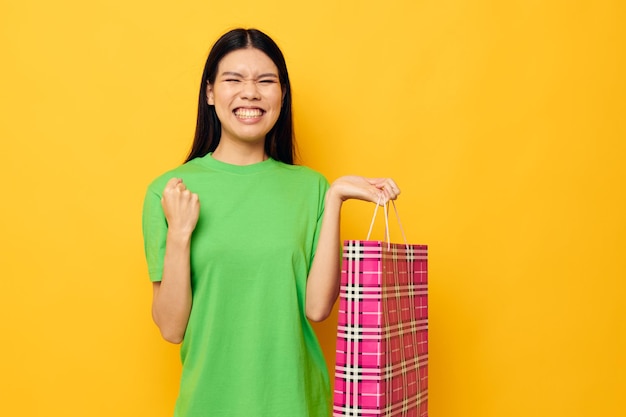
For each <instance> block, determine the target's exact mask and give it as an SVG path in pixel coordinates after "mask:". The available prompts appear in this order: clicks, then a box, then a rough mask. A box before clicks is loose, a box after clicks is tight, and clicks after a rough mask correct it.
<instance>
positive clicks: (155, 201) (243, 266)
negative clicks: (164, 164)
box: [143, 154, 330, 417]
mask: <svg viewBox="0 0 626 417" xmlns="http://www.w3.org/2000/svg"><path fill="white" fill-rule="evenodd" d="M173 177H178V178H182V179H183V182H184V183H185V185H186V186H187V188H188V189H189V190H191V191H192V192H194V193H197V194H198V196H199V199H200V217H199V220H198V224H197V226H196V229H195V231H194V233H193V235H192V240H191V286H192V293H193V304H192V309H191V315H190V317H189V323H188V325H187V330H186V333H185V337H184V340H183V343H182V346H181V351H180V353H181V359H182V365H183V370H182V377H181V382H180V392H179V397H178V400H177V402H176V411H175V416H177V417H200V416H202V417H305V416H307V417H328V415H329V414H330V411H329V409H330V383H329V377H328V372H327V369H326V364H325V361H324V356H323V354H322V350H321V348H320V346H319V343H318V341H317V338H316V336H315V333H314V332H313V329H312V327H311V325H310V323H309V322H308V320H307V318H306V316H305V292H306V280H307V275H308V272H309V269H310V267H311V262H312V260H313V255H314V253H315V249H316V245H317V239H318V234H319V229H320V225H321V220H322V214H323V211H324V197H325V194H326V191H327V189H328V182H327V181H326V179H325V178H324V177H323V176H322V175H320V174H319V173H317V172H315V171H313V170H311V169H309V168H306V167H303V166H294V165H287V164H283V163H280V162H277V161H275V160H273V159H271V158H270V159H268V160H266V161H263V162H260V163H257V164H253V165H246V166H237V165H230V164H226V163H223V162H220V161H217V160H215V159H214V158H213V157H212V156H211V154H209V155H206V156H205V157H202V158H196V159H194V160H192V161H190V162H188V163H186V164H184V165H182V166H180V167H178V168H176V169H174V170H172V171H170V172H168V173H166V174H164V175H162V176H160V177H158V178H157V179H156V180H155V181H154V182H153V183H152V184H150V186H149V187H148V192H147V195H146V198H145V202H144V210H143V230H144V241H145V251H146V258H147V261H148V270H149V274H150V279H151V280H152V281H160V280H161V276H162V270H163V257H164V255H165V239H166V234H167V222H166V220H165V217H164V214H163V210H162V207H161V201H160V200H161V197H162V193H163V189H164V188H165V184H166V183H167V181H168V180H169V179H171V178H173Z"/></svg>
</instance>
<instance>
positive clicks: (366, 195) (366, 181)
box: [329, 175, 400, 204]
mask: <svg viewBox="0 0 626 417" xmlns="http://www.w3.org/2000/svg"><path fill="white" fill-rule="evenodd" d="M329 193H330V194H331V195H334V196H336V197H337V198H339V199H340V200H341V201H346V200H350V199H357V200H364V201H371V202H372V203H378V204H386V203H387V202H388V201H389V200H395V199H396V198H398V195H399V194H400V188H398V186H397V185H396V183H395V182H394V181H393V180H392V179H391V178H365V177H360V176H356V175H348V176H345V177H340V178H338V179H336V180H335V181H334V182H333V183H332V184H331V186H330V190H329Z"/></svg>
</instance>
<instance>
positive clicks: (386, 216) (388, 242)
mask: <svg viewBox="0 0 626 417" xmlns="http://www.w3.org/2000/svg"><path fill="white" fill-rule="evenodd" d="M380 200H381V196H379V197H378V201H377V202H376V207H375V208H374V215H373V216H372V222H371V223H370V230H369V231H368V232H367V239H365V240H370V235H371V234H372V229H373V228H374V221H375V220H376V213H377V212H378V206H380V205H382V206H383V209H384V210H385V240H386V242H387V249H389V248H390V247H391V239H390V238H389V211H388V210H387V206H388V205H389V201H388V202H387V203H386V204H381V201H380ZM390 201H391V204H392V205H393V211H394V212H395V213H396V219H398V226H400V232H401V233H402V238H403V239H404V244H405V245H406V246H407V247H408V246H409V242H408V240H407V238H406V234H404V229H403V228H402V222H401V221H400V215H399V214H398V209H397V208H396V203H395V202H394V200H390Z"/></svg>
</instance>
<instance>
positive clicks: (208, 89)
mask: <svg viewBox="0 0 626 417" xmlns="http://www.w3.org/2000/svg"><path fill="white" fill-rule="evenodd" d="M206 101H207V103H209V106H214V105H215V99H214V98H213V86H212V85H211V84H209V83H207V86H206Z"/></svg>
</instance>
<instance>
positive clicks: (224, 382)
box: [143, 29, 400, 417]
mask: <svg viewBox="0 0 626 417" xmlns="http://www.w3.org/2000/svg"><path fill="white" fill-rule="evenodd" d="M291 114H292V113H291V87H290V84H289V76H288V73H287V67H286V65H285V60H284V58H283V55H282V53H281V51H280V49H279V48H278V46H277V45H276V44H275V43H274V41H273V40H272V39H270V38H269V37H268V36H267V35H265V34H264V33H262V32H260V31H258V30H254V29H249V30H246V29H236V30H232V31H230V32H228V33H226V34H225V35H223V36H222V37H221V38H220V39H219V40H218V41H217V42H216V43H215V45H214V46H213V48H212V50H211V52H210V54H209V57H208V59H207V62H206V65H205V68H204V73H203V76H202V83H201V85H200V98H199V105H198V121H197V127H196V134H195V138H194V142H193V146H192V150H191V153H190V155H189V157H188V158H187V161H186V163H185V164H183V165H181V166H180V167H178V168H176V169H174V170H172V171H170V172H168V173H166V174H164V175H162V176H160V177H159V178H157V179H156V180H155V181H154V182H153V183H152V184H151V185H150V186H149V188H148V192H147V195H146V198H145V203H144V212H143V228H144V240H145V250H146V257H147V260H148V266H149V272H150V279H151V281H152V282H153V292H154V298H153V306H152V314H153V318H154V321H155V322H156V324H157V326H158V327H159V329H160V331H161V333H162V335H163V337H164V338H165V339H166V340H168V341H170V342H173V343H181V342H182V346H181V359H182V364H183V370H182V377H181V383H180V393H179V398H178V400H177V403H176V410H175V415H176V416H181V417H191V416H194V417H195V416H211V417H219V416H224V417H239V416H242V417H243V416H245V417H261V416H267V417H300V416H314V417H327V416H328V415H329V414H330V384H329V376H328V374H327V370H326V365H325V362H324V357H323V354H322V351H321V349H320V346H319V344H318V341H317V339H316V337H315V334H314V332H313V329H312V328H311V325H310V323H309V321H308V320H312V321H320V320H324V319H325V318H326V317H327V316H328V315H329V313H330V311H331V309H332V307H333V305H334V302H335V300H336V298H337V295H338V293H339V276H340V246H339V243H340V242H339V220H340V210H341V205H342V203H343V201H345V200H347V199H361V200H366V201H371V202H374V203H376V202H386V201H388V200H389V199H395V198H396V197H397V195H398V194H399V192H400V191H399V189H398V188H397V186H396V184H395V183H394V182H393V181H392V180H391V179H368V178H362V177H357V176H348V177H342V178H339V179H338V180H336V181H335V182H333V183H332V184H331V185H329V184H328V183H327V181H326V179H325V178H324V177H323V176H322V175H320V174H319V173H317V172H315V171H313V170H311V169H309V168H306V167H303V166H296V165H293V162H294V157H293V154H294V146H293V127H292V126H293V125H292V117H291Z"/></svg>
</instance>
